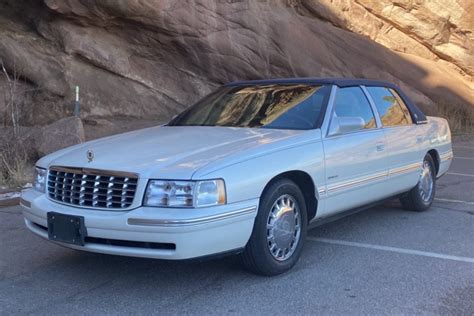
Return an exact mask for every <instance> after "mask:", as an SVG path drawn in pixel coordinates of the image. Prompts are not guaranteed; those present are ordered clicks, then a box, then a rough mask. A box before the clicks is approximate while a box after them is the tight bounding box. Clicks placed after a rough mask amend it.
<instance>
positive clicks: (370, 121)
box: [334, 87, 376, 130]
mask: <svg viewBox="0 0 474 316" xmlns="http://www.w3.org/2000/svg"><path fill="white" fill-rule="evenodd" d="M334 115H335V116H337V117H360V118H362V119H363V121H364V126H363V128H361V130H363V129H371V128H375V127H376V123H375V116H374V113H373V112H372V108H371V106H370V103H369V101H368V100H367V98H366V97H365V94H364V92H363V91H362V89H361V88H360V87H347V88H339V90H338V91H337V94H336V99H335V101H334Z"/></svg>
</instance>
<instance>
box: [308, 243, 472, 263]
mask: <svg viewBox="0 0 474 316" xmlns="http://www.w3.org/2000/svg"><path fill="white" fill-rule="evenodd" d="M307 239H308V240H311V241H316V242H323V243H327V244H334V245H342V246H350V247H359V248H367V249H375V250H383V251H390V252H396V253H403V254H407V255H416V256H423V257H430V258H437V259H445V260H453V261H459V262H467V263H474V258H469V257H459V256H451V255H445V254H441V253H435V252H428V251H420V250H413V249H406V248H397V247H389V246H380V245H373V244H366V243H361V242H354V241H346V240H339V239H328V238H317V237H307Z"/></svg>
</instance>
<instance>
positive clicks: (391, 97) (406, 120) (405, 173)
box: [365, 87, 423, 194]
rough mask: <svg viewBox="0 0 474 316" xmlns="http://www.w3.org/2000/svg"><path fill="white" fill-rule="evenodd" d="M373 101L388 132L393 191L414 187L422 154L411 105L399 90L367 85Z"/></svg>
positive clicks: (390, 177) (390, 181)
mask: <svg viewBox="0 0 474 316" xmlns="http://www.w3.org/2000/svg"><path fill="white" fill-rule="evenodd" d="M365 89H366V91H367V92H368V94H369V99H371V101H372V102H373V103H374V105H375V108H376V110H377V112H378V115H379V117H380V121H381V123H382V127H383V132H384V135H385V142H386V151H387V161H388V175H389V180H388V183H387V185H388V186H390V188H391V191H392V192H391V194H398V193H402V192H404V191H407V190H409V189H411V188H412V187H413V186H415V185H416V183H417V182H418V179H419V175H420V170H421V164H422V161H423V154H422V153H421V142H422V139H421V135H418V126H417V125H416V124H414V123H413V121H412V118H411V115H410V112H409V110H408V107H407V106H406V105H405V103H404V102H403V100H402V98H400V96H399V95H398V94H397V92H396V91H394V90H392V89H390V88H386V87H365Z"/></svg>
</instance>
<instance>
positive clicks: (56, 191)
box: [47, 167, 138, 209]
mask: <svg viewBox="0 0 474 316" xmlns="http://www.w3.org/2000/svg"><path fill="white" fill-rule="evenodd" d="M137 181H138V176H137V175H136V174H133V173H125V172H114V171H106V170H96V169H85V168H84V169H83V168H68V167H51V168H50V169H49V172H48V187H47V190H48V196H49V197H50V198H51V199H53V200H56V201H59V202H62V203H66V204H72V205H78V206H85V207H94V208H106V209H123V208H127V207H129V206H130V205H132V203H133V199H134V197H135V192H136V190H137Z"/></svg>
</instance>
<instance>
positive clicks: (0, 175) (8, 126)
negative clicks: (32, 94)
mask: <svg viewBox="0 0 474 316" xmlns="http://www.w3.org/2000/svg"><path fill="white" fill-rule="evenodd" d="M0 75H1V76H3V78H4V80H5V82H6V93H5V95H4V97H5V104H6V107H5V112H6V113H5V115H4V117H5V121H4V122H3V125H4V128H2V129H1V133H0V184H1V185H6V186H10V187H21V186H22V185H24V184H25V183H27V182H30V181H31V180H32V179H31V178H32V172H31V164H30V163H29V161H30V160H31V158H33V157H29V156H28V151H27V147H26V145H25V144H26V141H25V137H26V135H24V133H23V134H22V133H21V130H20V123H21V122H20V121H21V119H20V118H21V117H22V113H24V111H25V109H26V105H25V102H24V100H25V98H24V97H25V95H26V93H28V91H27V90H25V89H24V88H22V85H21V83H22V81H21V78H20V75H19V72H18V70H17V69H16V63H15V62H13V66H12V67H11V69H10V70H9V71H8V70H7V69H6V67H5V65H4V63H3V61H2V60H1V59H0Z"/></svg>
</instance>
